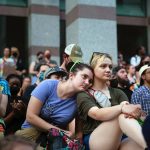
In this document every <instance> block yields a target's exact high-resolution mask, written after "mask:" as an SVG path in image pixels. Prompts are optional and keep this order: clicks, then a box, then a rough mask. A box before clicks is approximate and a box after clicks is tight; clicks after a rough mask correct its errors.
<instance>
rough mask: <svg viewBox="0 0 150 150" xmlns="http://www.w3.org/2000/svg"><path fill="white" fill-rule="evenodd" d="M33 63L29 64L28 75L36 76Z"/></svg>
mask: <svg viewBox="0 0 150 150" xmlns="http://www.w3.org/2000/svg"><path fill="white" fill-rule="evenodd" d="M34 66H35V62H31V64H30V67H29V73H30V74H37V71H34Z"/></svg>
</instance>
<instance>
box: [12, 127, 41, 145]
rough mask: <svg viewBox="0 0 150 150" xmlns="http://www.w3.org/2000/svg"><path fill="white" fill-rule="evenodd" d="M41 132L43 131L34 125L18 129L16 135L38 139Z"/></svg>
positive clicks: (33, 139)
mask: <svg viewBox="0 0 150 150" xmlns="http://www.w3.org/2000/svg"><path fill="white" fill-rule="evenodd" d="M40 134H41V131H39V130H37V129H36V128H34V127H31V128H24V129H21V130H18V131H17V132H16V133H15V135H18V136H23V137H25V138H27V139H29V140H31V141H34V142H35V141H36V139H37V138H38V136H39V135H40Z"/></svg>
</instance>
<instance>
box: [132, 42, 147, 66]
mask: <svg viewBox="0 0 150 150" xmlns="http://www.w3.org/2000/svg"><path fill="white" fill-rule="evenodd" d="M145 55H146V50H145V47H144V46H142V45H141V46H139V47H137V48H136V53H135V54H134V56H132V57H131V59H130V64H131V65H133V66H135V67H136V66H138V65H139V64H140V62H141V59H142V58H143V57H144V56H145Z"/></svg>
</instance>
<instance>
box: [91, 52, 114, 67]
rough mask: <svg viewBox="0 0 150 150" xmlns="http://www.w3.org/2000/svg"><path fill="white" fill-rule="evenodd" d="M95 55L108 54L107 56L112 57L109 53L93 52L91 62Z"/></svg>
mask: <svg viewBox="0 0 150 150" xmlns="http://www.w3.org/2000/svg"><path fill="white" fill-rule="evenodd" d="M95 56H106V57H109V58H111V56H110V55H109V54H108V53H101V52H93V54H92V57H91V59H90V64H91V62H92V60H93V58H94V57H95Z"/></svg>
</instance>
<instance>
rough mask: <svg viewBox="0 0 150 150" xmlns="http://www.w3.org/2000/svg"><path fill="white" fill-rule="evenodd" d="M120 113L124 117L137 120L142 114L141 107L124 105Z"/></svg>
mask: <svg viewBox="0 0 150 150" xmlns="http://www.w3.org/2000/svg"><path fill="white" fill-rule="evenodd" d="M121 111H122V113H123V114H125V117H127V118H135V119H138V118H139V117H140V116H141V113H142V109H141V105H139V104H136V105H134V104H124V105H123V106H122V110H121Z"/></svg>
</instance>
